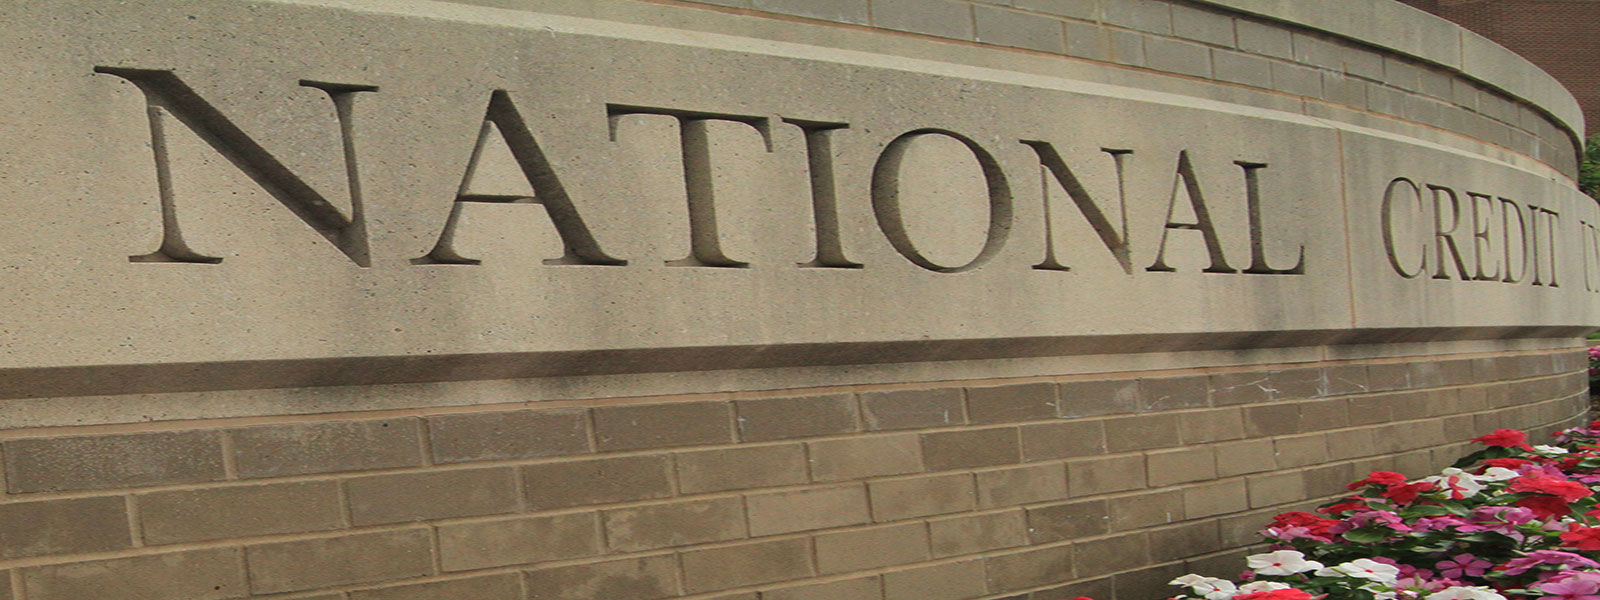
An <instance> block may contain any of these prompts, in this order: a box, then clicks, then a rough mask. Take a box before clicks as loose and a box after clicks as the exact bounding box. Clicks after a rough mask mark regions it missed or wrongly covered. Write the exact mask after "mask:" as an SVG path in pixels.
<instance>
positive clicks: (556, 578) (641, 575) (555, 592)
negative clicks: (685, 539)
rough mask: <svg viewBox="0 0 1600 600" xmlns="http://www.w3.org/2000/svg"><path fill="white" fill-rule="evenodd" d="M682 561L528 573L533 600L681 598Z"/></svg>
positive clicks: (658, 558)
mask: <svg viewBox="0 0 1600 600" xmlns="http://www.w3.org/2000/svg"><path fill="white" fill-rule="evenodd" d="M677 571H678V561H677V559H676V557H674V556H673V555H671V554H658V555H654V556H646V557H640V558H625V559H620V560H612V561H605V562H595V563H584V564H577V565H570V566H560V567H549V568H542V569H534V570H531V571H528V574H527V578H526V580H525V584H526V585H527V590H528V598H529V600H594V599H596V598H637V599H638V600H659V599H661V598H670V597H673V596H677V595H678V575H677Z"/></svg>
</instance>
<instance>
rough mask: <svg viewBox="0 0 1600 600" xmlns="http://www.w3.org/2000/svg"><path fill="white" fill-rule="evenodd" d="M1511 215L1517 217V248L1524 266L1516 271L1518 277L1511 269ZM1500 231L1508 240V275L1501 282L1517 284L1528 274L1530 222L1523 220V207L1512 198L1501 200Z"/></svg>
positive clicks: (1506, 250) (1506, 252) (1506, 251)
mask: <svg viewBox="0 0 1600 600" xmlns="http://www.w3.org/2000/svg"><path fill="white" fill-rule="evenodd" d="M1511 215H1516V216H1517V246H1518V248H1519V249H1520V250H1521V252H1520V256H1521V258H1522V266H1520V267H1518V268H1517V269H1516V270H1518V271H1521V273H1520V274H1518V275H1512V274H1511V272H1512V270H1513V269H1512V268H1511ZM1500 231H1501V232H1503V233H1504V234H1505V235H1504V237H1505V239H1506V245H1505V254H1506V275H1505V277H1501V278H1500V281H1501V282H1504V283H1517V282H1518V281H1521V279H1522V276H1523V275H1527V274H1528V222H1527V220H1525V219H1523V218H1522V206H1521V205H1519V204H1517V201H1515V200H1512V199H1510V198H1500Z"/></svg>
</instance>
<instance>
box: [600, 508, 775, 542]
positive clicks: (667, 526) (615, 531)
mask: <svg viewBox="0 0 1600 600" xmlns="http://www.w3.org/2000/svg"><path fill="white" fill-rule="evenodd" d="M603 519H604V521H605V525H606V540H607V541H608V542H609V543H610V545H611V549H612V550H616V551H623V552H631V551H634V550H649V549H652V548H667V547H672V546H686V545H689V544H700V543H704V542H720V541H724V540H732V539H738V538H742V537H745V536H746V535H747V533H748V531H747V529H746V528H745V517H744V502H743V501H741V500H740V499H739V498H717V499H713V500H689V501H683V502H669V503H665V504H650V505H646V506H636V507H632V508H619V509H613V510H608V511H605V513H604V517H603Z"/></svg>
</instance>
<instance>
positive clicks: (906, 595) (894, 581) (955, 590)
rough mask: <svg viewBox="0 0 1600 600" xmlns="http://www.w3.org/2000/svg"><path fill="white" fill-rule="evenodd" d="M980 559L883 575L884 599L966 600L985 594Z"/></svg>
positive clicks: (986, 587)
mask: <svg viewBox="0 0 1600 600" xmlns="http://www.w3.org/2000/svg"><path fill="white" fill-rule="evenodd" d="M987 590H988V582H987V581H986V576H985V573H984V570H983V561H982V560H968V561H962V562H956V563H942V564H937V565H930V566H926V567H917V568H914V569H907V570H904V571H893V572H890V573H885V574H884V575H883V596H882V597H883V599H884V600H965V599H967V598H977V597H979V596H982V595H984V593H985V592H986V591H987Z"/></svg>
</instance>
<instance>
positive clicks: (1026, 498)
mask: <svg viewBox="0 0 1600 600" xmlns="http://www.w3.org/2000/svg"><path fill="white" fill-rule="evenodd" d="M977 476H978V506H980V507H983V508H993V507H996V506H1013V505H1017V504H1028V503H1030V502H1045V501H1049V500H1059V499H1062V498H1066V497H1067V470H1066V468H1065V467H1064V466H1062V465H1061V464H1060V463H1049V464H1042V465H1032V466H1027V467H1017V468H1014V469H1001V470H998V471H980V472H978V473H977Z"/></svg>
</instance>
